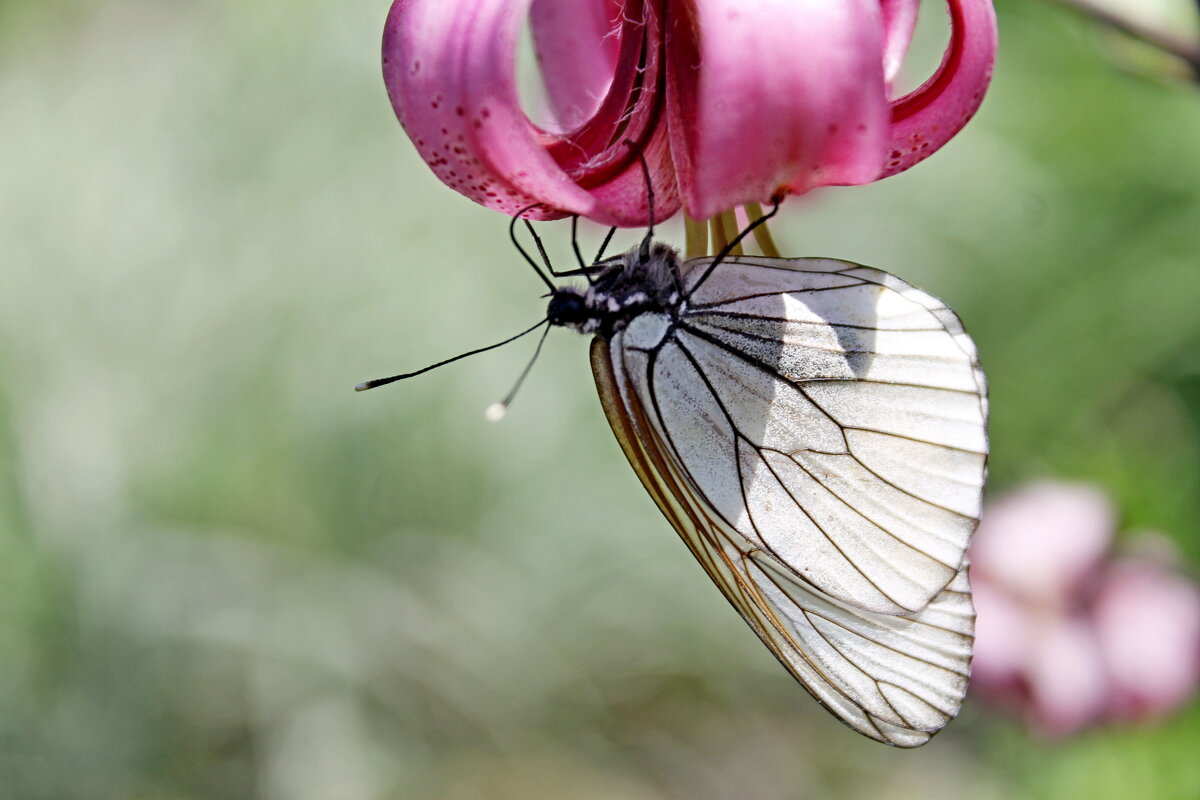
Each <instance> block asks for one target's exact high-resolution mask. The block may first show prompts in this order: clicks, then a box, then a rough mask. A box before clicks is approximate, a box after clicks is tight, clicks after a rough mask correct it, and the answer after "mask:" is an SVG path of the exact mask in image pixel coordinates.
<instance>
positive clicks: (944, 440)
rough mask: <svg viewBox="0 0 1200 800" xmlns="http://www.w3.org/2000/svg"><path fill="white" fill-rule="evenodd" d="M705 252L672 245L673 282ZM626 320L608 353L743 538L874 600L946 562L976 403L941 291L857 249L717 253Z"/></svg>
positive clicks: (978, 393)
mask: <svg viewBox="0 0 1200 800" xmlns="http://www.w3.org/2000/svg"><path fill="white" fill-rule="evenodd" d="M709 263H710V261H709V260H708V259H697V260H693V261H690V262H688V263H687V264H686V265H685V273H684V280H685V285H690V284H689V283H688V281H689V280H695V278H696V276H697V275H700V274H703V273H704V272H705V271H706V267H707V266H708V264H709ZM639 322H643V320H635V321H634V323H632V324H631V326H630V328H629V329H628V330H626V331H624V332H622V333H621V334H619V335H618V336H616V337H614V338H613V340H612V347H613V350H614V352H613V354H612V356H613V358H618V359H620V360H622V361H623V363H625V365H626V368H627V372H628V378H629V381H630V384H631V386H632V388H633V390H634V391H635V393H636V395H637V399H638V401H639V403H640V404H641V406H642V407H643V408H645V409H646V410H647V414H648V425H649V426H650V429H651V430H652V431H653V432H655V433H656V435H657V436H658V437H659V438H660V439H661V440H662V442H663V446H664V448H665V451H666V453H667V454H668V457H669V458H670V459H671V460H672V461H673V462H674V463H675V465H676V466H677V467H678V469H679V471H680V473H681V476H682V479H683V480H684V482H685V483H686V484H687V485H688V487H689V488H690V489H691V490H692V491H693V492H694V493H695V494H696V495H697V496H698V497H699V498H701V500H702V501H703V503H704V505H705V506H706V507H707V508H708V509H709V510H710V511H711V512H713V513H714V515H715V517H716V519H717V521H719V522H721V523H723V524H724V526H725V527H726V528H727V529H728V530H729V532H731V533H733V534H735V535H737V536H738V537H740V538H741V539H742V540H743V546H745V547H757V548H758V549H760V550H761V551H762V552H763V554H764V557H766V558H772V559H774V560H775V561H776V562H777V563H778V564H779V565H780V566H782V567H783V568H784V569H786V570H788V571H790V572H791V573H792V575H793V576H794V577H796V578H799V579H801V580H803V581H805V582H807V583H808V584H809V585H811V586H812V587H813V588H815V589H817V590H818V591H820V592H823V593H825V594H828V595H830V596H832V597H834V598H836V599H838V600H841V601H842V602H845V603H848V604H850V605H854V606H858V607H860V608H863V609H865V610H869V611H875V612H879V613H884V614H907V613H912V612H915V611H919V610H920V609H922V608H924V607H925V606H926V605H928V604H929V603H930V602H931V601H932V600H933V599H934V597H936V596H937V595H938V594H939V593H940V592H941V590H942V589H943V588H944V587H945V586H947V585H948V584H949V583H950V581H951V580H953V579H954V577H955V575H956V574H957V573H958V572H959V569H960V568H961V566H962V564H963V559H964V553H965V550H966V545H967V541H968V539H969V537H970V535H971V533H972V532H973V531H974V528H975V526H976V524H977V521H978V516H979V507H980V498H981V494H982V487H983V481H984V476H985V471H986V453H987V438H986V414H987V408H986V400H985V386H984V381H983V374H982V372H981V371H980V369H979V366H978V363H977V358H976V354H975V349H974V345H973V344H972V343H971V341H970V339H969V338H968V337H967V336H966V334H965V333H963V330H962V326H961V324H960V323H959V322H958V318H957V317H956V316H955V315H954V314H953V312H951V311H950V310H949V309H948V308H946V306H945V305H944V304H942V303H940V302H939V301H937V300H935V299H934V298H932V297H930V296H929V295H927V294H925V293H924V292H921V291H919V290H917V289H915V288H913V287H911V286H909V285H908V284H906V283H904V282H903V281H900V280H899V279H897V278H895V277H893V276H891V275H888V274H887V273H884V272H880V271H879V270H874V269H870V268H867V267H862V266H859V265H857V264H850V263H847V262H841V261H831V260H825V259H794V260H784V259H766V258H762V259H755V258H733V259H730V260H728V261H726V262H724V263H722V264H721V265H720V266H719V267H718V268H717V269H716V270H715V271H714V272H713V273H712V274H711V275H710V276H709V278H708V279H707V280H706V281H705V283H704V284H703V285H702V286H701V287H700V288H699V289H697V290H695V291H694V293H693V295H692V297H691V299H690V301H689V302H688V304H687V305H686V307H685V308H684V309H683V310H682V311H681V313H680V316H679V319H678V321H677V322H676V323H675V324H674V325H672V326H671V327H670V330H669V332H667V333H665V335H664V334H663V333H662V330H659V328H661V327H662V325H661V323H654V324H650V323H648V322H647V324H644V325H641V326H640V327H639V325H638V323H639ZM642 329H646V330H642ZM618 351H619V352H618Z"/></svg>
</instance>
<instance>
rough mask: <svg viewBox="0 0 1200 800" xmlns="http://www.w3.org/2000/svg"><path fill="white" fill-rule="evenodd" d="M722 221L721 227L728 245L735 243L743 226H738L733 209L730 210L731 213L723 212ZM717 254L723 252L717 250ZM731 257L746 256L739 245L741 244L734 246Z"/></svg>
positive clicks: (730, 252) (730, 253)
mask: <svg viewBox="0 0 1200 800" xmlns="http://www.w3.org/2000/svg"><path fill="white" fill-rule="evenodd" d="M720 220H721V227H722V228H723V229H724V230H723V233H724V234H725V241H726V243H728V242H731V241H733V240H734V238H735V237H736V236H737V235H738V231H739V230H741V226H740V225H738V221H737V215H736V214H734V212H733V210H732V209H730V210H729V211H722V212H721V214H720ZM717 252H718V253H719V252H721V251H720V250H717ZM729 255H731V256H740V255H745V250H743V249H742V245H741V244H740V243H739V244H736V245H734V247H733V249H732V250H730V251H729Z"/></svg>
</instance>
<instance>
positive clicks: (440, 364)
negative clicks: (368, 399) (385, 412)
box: [354, 320, 549, 392]
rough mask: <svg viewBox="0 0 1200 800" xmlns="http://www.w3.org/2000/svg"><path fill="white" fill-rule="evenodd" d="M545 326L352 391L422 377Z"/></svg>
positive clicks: (544, 321)
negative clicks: (431, 371)
mask: <svg viewBox="0 0 1200 800" xmlns="http://www.w3.org/2000/svg"><path fill="white" fill-rule="evenodd" d="M546 324H547V321H546V320H541V321H540V322H538V324H536V325H534V326H533V327H532V328H526V329H525V330H523V331H521V332H520V333H518V334H517V335H516V336H510V337H508V338H507V339H505V340H504V341H503V342H496V343H495V344H489V345H488V346H487V347H480V348H479V349H478V350H471V351H470V352H467V353H460V354H459V355H456V356H455V357H454V358H447V359H446V360H445V361H439V362H438V363H436V364H430V365H429V366H428V367H425V369H419V370H417V371H416V372H406V373H404V374H403V375H393V376H392V377H390V378H376V379H375V380H373V381H363V382H362V383H360V384H358V385H357V386H355V387H354V391H356V392H365V391H366V390H367V389H375V388H378V387H380V386H386V385H388V384H389V383H395V382H396V381H402V380H404V379H405V378H415V377H416V376H418V375H424V374H425V373H426V372H429V371H430V370H433V369H437V368H438V367H444V366H446V365H447V364H453V363H454V362H455V361H458V360H460V359H463V358H466V357H467V356H473V355H476V354H478V353H486V352H487V351H488V350H495V349H496V348H497V347H503V346H504V345H506V344H508V343H509V342H515V341H516V340H517V339H520V338H521V337H522V336H525V335H527V334H530V333H533V332H534V331H536V330H537V329H538V328H540V327H542V326H543V325H546ZM546 330H549V326H547V328H546ZM542 338H543V339H544V338H545V334H543V335H542ZM538 349H539V350H540V349H541V345H540V344H539V345H538ZM526 371H528V370H526Z"/></svg>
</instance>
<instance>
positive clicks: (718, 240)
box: [708, 214, 729, 253]
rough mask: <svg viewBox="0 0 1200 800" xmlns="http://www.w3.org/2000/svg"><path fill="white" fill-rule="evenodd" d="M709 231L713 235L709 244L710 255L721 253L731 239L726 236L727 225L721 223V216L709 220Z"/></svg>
mask: <svg viewBox="0 0 1200 800" xmlns="http://www.w3.org/2000/svg"><path fill="white" fill-rule="evenodd" d="M708 231H709V233H710V234H711V236H710V241H709V243H708V246H709V253H719V252H721V251H722V250H724V249H725V245H727V244H729V237H728V236H726V235H725V225H724V224H722V222H721V215H720V214H718V215H717V216H715V217H710V218H709V220H708Z"/></svg>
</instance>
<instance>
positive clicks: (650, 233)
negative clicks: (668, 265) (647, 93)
mask: <svg viewBox="0 0 1200 800" xmlns="http://www.w3.org/2000/svg"><path fill="white" fill-rule="evenodd" d="M625 145H626V146H627V147H628V148H629V149H630V150H632V151H633V152H634V153H635V154H636V155H637V157H638V161H640V162H641V164H642V177H643V178H644V179H645V181H646V215H647V216H648V217H649V218H650V224H649V227H648V228H647V229H646V236H645V238H643V239H642V249H641V253H640V255H641V259H642V261H643V262H646V261H649V260H650V241H651V240H652V239H653V238H654V184H653V183H652V182H651V180H650V165H649V164H647V163H646V154H645V153H643V152H642V148H640V147H638V145H637V143H636V142H634V141H633V140H632V139H626V140H625Z"/></svg>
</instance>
